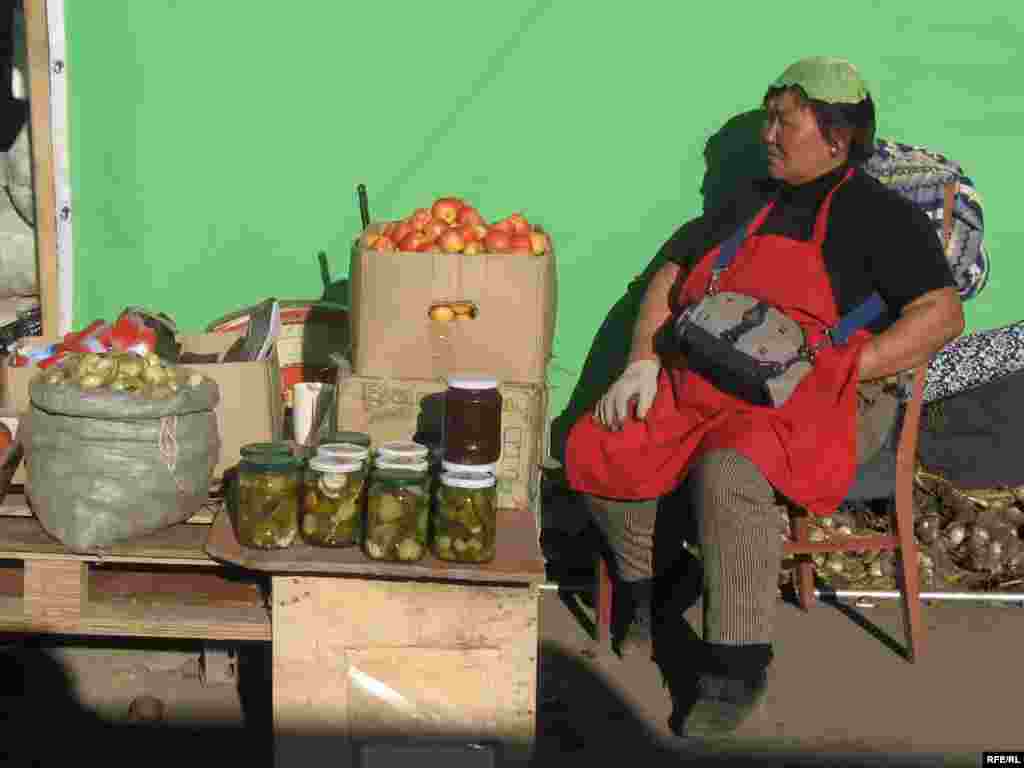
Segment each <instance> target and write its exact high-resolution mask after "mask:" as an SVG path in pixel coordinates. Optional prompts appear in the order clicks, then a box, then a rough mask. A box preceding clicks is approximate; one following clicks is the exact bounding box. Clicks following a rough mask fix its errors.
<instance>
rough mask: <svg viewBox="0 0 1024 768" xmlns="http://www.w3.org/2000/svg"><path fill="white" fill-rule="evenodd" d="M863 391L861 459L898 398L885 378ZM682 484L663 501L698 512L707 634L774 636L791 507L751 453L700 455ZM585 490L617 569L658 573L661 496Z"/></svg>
mask: <svg viewBox="0 0 1024 768" xmlns="http://www.w3.org/2000/svg"><path fill="white" fill-rule="evenodd" d="M858 393H859V397H858V408H857V416H858V418H857V461H858V463H864V462H865V461H867V460H868V459H870V458H872V457H873V456H874V455H875V454H876V453H877V452H878V451H879V450H880V449H881V447H882V444H883V442H884V440H885V438H886V436H887V435H888V434H889V432H890V431H891V429H892V427H893V424H894V421H895V417H896V413H897V409H898V400H897V398H896V396H895V395H894V394H893V393H892V392H891V391H890V389H889V388H888V387H887V386H886V385H885V383H883V382H870V383H862V384H861V385H860V387H859V390H858ZM679 490H680V491H681V493H678V494H673V497H674V498H675V497H678V498H679V503H678V504H675V503H674V504H672V505H671V506H670V507H669V508H668V509H667V510H666V509H664V507H663V511H662V514H665V513H666V512H667V513H669V514H680V515H685V514H692V515H693V516H694V518H695V523H696V529H697V535H698V537H699V542H694V543H699V545H700V550H701V555H702V558H703V562H704V639H705V640H706V641H708V642H711V643H719V644H727V645H739V644H750V643H769V642H771V634H772V621H773V618H774V614H775V601H776V594H777V589H778V575H779V565H780V563H781V561H782V539H781V536H780V533H782V524H783V521H784V517H783V513H784V511H785V507H784V506H783V505H781V504H779V503H778V502H779V499H778V498H777V495H776V493H775V489H774V488H773V487H772V485H771V483H769V482H768V481H767V480H766V479H765V477H764V476H763V475H762V474H761V472H760V470H758V468H757V467H756V466H755V465H754V464H753V463H752V462H751V461H750V460H749V459H747V458H746V457H745V456H742V455H741V454H739V453H736V452H735V451H728V450H725V451H712V452H710V453H707V454H705V455H704V456H702V457H701V458H700V459H699V460H698V461H696V462H694V464H693V466H692V467H691V468H690V471H689V472H688V473H687V475H686V478H685V479H684V481H683V485H682V487H681V488H680V489H679ZM584 498H585V500H586V503H587V506H588V508H589V509H590V512H591V514H592V516H593V517H594V520H595V522H597V524H598V527H600V528H601V530H602V531H603V533H604V535H605V537H606V539H607V540H608V544H609V547H610V549H611V551H612V553H613V554H614V557H615V567H616V570H617V572H618V577H619V578H620V579H621V580H623V581H641V580H645V579H650V578H652V577H653V576H654V564H653V552H654V525H655V518H656V516H657V511H658V500H657V499H652V500H650V501H630V502H626V501H615V500H611V499H603V498H599V497H596V496H584ZM681 505H685V506H687V507H688V509H681V508H679V507H680V506H681ZM681 545H682V542H680V546H681Z"/></svg>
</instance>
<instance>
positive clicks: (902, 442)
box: [594, 366, 927, 662]
mask: <svg viewBox="0 0 1024 768" xmlns="http://www.w3.org/2000/svg"><path fill="white" fill-rule="evenodd" d="M926 373H927V366H921V367H919V368H917V369H916V370H915V371H914V374H913V385H912V391H911V396H910V398H909V400H907V401H906V402H905V403H904V405H903V406H902V424H898V425H897V428H898V432H899V436H898V438H897V445H896V462H895V464H896V466H895V491H894V495H895V502H894V504H892V505H891V506H890V521H891V531H892V533H891V534H889V535H884V536H883V535H878V536H867V537H860V536H858V537H850V536H833V537H832V538H831V539H830V540H828V541H823V542H812V541H811V540H810V533H809V525H808V517H807V515H806V514H803V515H793V516H792V518H791V519H792V521H793V524H794V525H793V540H792V541H788V542H786V543H785V544H784V545H783V556H792V557H796V558H797V560H798V563H797V567H796V579H795V582H794V587H795V589H796V593H797V597H798V600H799V603H800V607H801V608H803V609H804V610H805V611H807V610H810V608H811V606H812V605H814V603H815V595H814V563H813V561H812V559H811V555H813V554H815V553H819V552H821V553H827V552H872V551H887V550H888V551H895V552H898V554H899V558H898V559H897V562H898V571H897V573H898V576H899V579H898V582H899V589H900V597H901V599H902V602H903V628H904V635H905V638H906V651H907V659H908V661H911V662H913V661H914V660H915V659H916V658H917V656H918V654H920V652H921V644H922V640H923V635H924V621H923V619H922V616H921V601H920V597H919V596H920V592H921V590H920V573H919V567H918V560H917V541H916V540H915V538H914V463H915V458H916V454H917V436H918V430H919V427H920V423H921V408H922V404H923V401H924V382H925V375H926ZM854 490H856V483H855V487H854ZM851 498H853V499H857V500H861V499H863V498H864V497H861V496H858V495H854V496H853V497H851ZM596 568H597V574H596V582H597V583H596V595H595V600H594V603H595V607H596V614H597V617H596V625H597V633H596V634H597V641H598V643H600V644H603V643H604V642H605V638H607V637H608V632H609V630H610V628H611V618H612V584H613V582H612V579H611V576H610V574H609V571H608V564H607V562H606V561H605V559H604V557H602V556H600V555H599V556H598V557H597V560H596Z"/></svg>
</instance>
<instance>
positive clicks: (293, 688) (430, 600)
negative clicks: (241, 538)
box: [206, 509, 544, 768]
mask: <svg viewBox="0 0 1024 768" xmlns="http://www.w3.org/2000/svg"><path fill="white" fill-rule="evenodd" d="M498 532H499V536H498V546H497V554H496V556H495V559H494V561H493V562H491V563H488V564H484V565H473V566H467V565H457V564H450V563H443V562H441V561H438V560H435V559H433V558H430V557H429V556H428V557H427V558H425V559H424V560H423V561H421V562H419V563H414V564H413V563H408V564H407V563H382V562H376V561H372V560H370V559H369V558H367V557H365V556H364V555H363V554H362V553H361V552H360V551H359V550H358V549H354V548H349V549H339V550H330V549H325V548H316V547H309V546H306V545H302V544H298V545H296V546H293V547H292V548H290V549H288V550H279V551H257V550H250V549H245V548H243V547H241V546H240V545H239V544H238V541H237V539H236V538H235V533H234V529H233V527H232V525H231V523H230V521H229V519H228V517H227V515H225V514H221V515H219V516H218V518H217V519H216V520H215V521H214V523H213V526H212V527H211V530H210V536H209V539H208V541H207V547H206V549H207V552H208V553H209V554H210V555H211V556H212V557H214V558H216V559H218V560H223V561H225V562H229V563H233V564H236V565H240V566H243V567H245V568H250V569H254V570H258V571H265V572H268V573H270V574H272V590H271V594H272V603H271V624H272V628H273V630H272V631H273V641H272V642H273V679H274V685H273V688H274V692H273V696H274V734H275V738H274V740H275V750H276V764H277V765H280V766H304V767H308V768H314V767H315V766H328V765H329V766H332V767H333V766H346V765H357V764H359V763H358V755H359V753H360V751H361V749H362V748H367V747H369V746H370V745H373V744H379V743H388V744H394V743H405V742H412V743H413V744H422V743H429V744H433V745H438V744H445V743H459V744H466V743H477V744H483V745H489V746H491V747H492V748H493V749H494V750H495V752H496V753H497V757H498V759H500V764H502V765H515V764H526V763H527V762H528V761H529V759H530V757H531V754H532V750H533V741H534V735H535V722H536V691H537V651H538V645H537V614H538V605H539V599H538V598H539V590H538V584H539V583H540V582H542V581H543V580H544V562H543V559H542V557H541V553H540V547H539V544H538V536H537V526H536V518H535V516H534V514H533V512H532V511H530V510H527V509H506V510H499V528H498ZM480 764H481V765H483V764H486V763H485V762H481V763H480Z"/></svg>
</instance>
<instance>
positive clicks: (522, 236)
mask: <svg viewBox="0 0 1024 768" xmlns="http://www.w3.org/2000/svg"><path fill="white" fill-rule="evenodd" d="M349 281H350V286H349V290H350V307H349V323H350V333H351V340H352V366H353V370H354V371H355V373H356V374H357V375H360V376H379V377H383V378H411V379H435V378H439V377H444V376H447V375H449V374H451V373H453V372H456V371H476V372H481V373H487V374H490V375H492V376H495V377H497V378H498V379H499V380H501V381H517V382H524V383H542V382H544V381H545V380H546V372H547V365H548V362H549V360H550V358H551V344H552V338H553V335H554V328H555V310H556V295H557V294H556V278H555V257H554V252H553V250H552V244H551V238H550V237H549V235H548V233H547V232H545V231H544V230H543V229H542V228H541V227H539V226H537V225H536V224H535V223H532V222H530V221H529V220H528V219H527V218H526V217H525V216H524V215H523V214H521V213H516V214H512V215H511V216H507V217H505V218H503V219H500V220H498V221H496V222H493V223H488V222H487V221H486V220H485V219H484V217H483V216H482V215H481V214H480V212H479V211H478V210H477V208H476V207H475V206H473V205H472V204H470V203H469V202H467V201H465V200H462V199H459V198H456V197H443V198H439V199H438V200H436V201H435V202H434V203H433V205H431V206H430V207H429V208H419V209H417V210H416V211H415V212H414V213H413V214H412V215H410V216H408V217H407V218H405V219H400V220H397V221H389V222H378V223H373V224H370V225H369V226H367V227H366V229H365V230H364V231H363V233H362V234H361V236H360V237H359V238H358V240H357V241H356V242H355V244H354V246H353V250H352V261H351V266H350V270H349Z"/></svg>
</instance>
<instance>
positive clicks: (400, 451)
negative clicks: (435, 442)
mask: <svg viewBox="0 0 1024 768" xmlns="http://www.w3.org/2000/svg"><path fill="white" fill-rule="evenodd" d="M429 453H430V449H429V448H427V446H425V445H422V444H420V443H414V442H412V441H411V440H392V441H391V442H388V443H381V444H380V445H379V446H378V447H377V454H378V455H379V456H381V457H389V458H413V459H425V458H426V457H427V454H429Z"/></svg>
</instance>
